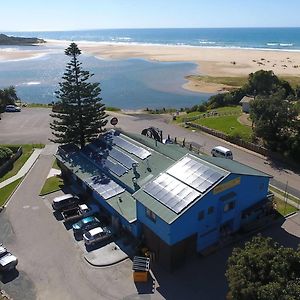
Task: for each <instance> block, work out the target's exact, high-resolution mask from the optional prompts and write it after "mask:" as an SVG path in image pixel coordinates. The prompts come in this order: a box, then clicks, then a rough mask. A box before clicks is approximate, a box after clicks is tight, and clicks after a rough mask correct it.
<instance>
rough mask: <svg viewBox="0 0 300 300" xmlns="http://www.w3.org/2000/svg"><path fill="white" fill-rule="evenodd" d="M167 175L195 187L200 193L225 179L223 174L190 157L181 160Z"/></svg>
mask: <svg viewBox="0 0 300 300" xmlns="http://www.w3.org/2000/svg"><path fill="white" fill-rule="evenodd" d="M167 173H168V174H170V175H172V176H174V177H176V178H177V179H179V180H181V181H183V182H184V183H186V184H187V185H189V186H191V187H193V188H194V189H196V190H197V191H199V192H200V193H204V192H205V191H207V190H208V189H209V188H210V187H211V186H212V185H213V184H215V183H216V182H217V181H219V180H220V179H221V178H223V177H224V175H223V174H222V173H220V172H218V171H216V170H215V169H214V168H212V167H209V166H207V165H204V164H202V163H200V162H199V161H197V160H195V159H192V158H191V157H189V156H186V157H184V158H183V159H181V160H180V161H179V162H178V163H177V164H175V165H174V166H172V167H171V168H170V169H169V170H168V171H167Z"/></svg>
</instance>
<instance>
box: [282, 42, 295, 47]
mask: <svg viewBox="0 0 300 300" xmlns="http://www.w3.org/2000/svg"><path fill="white" fill-rule="evenodd" d="M279 46H281V47H293V46H294V44H285V43H280V44H279Z"/></svg>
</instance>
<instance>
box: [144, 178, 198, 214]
mask: <svg viewBox="0 0 300 300" xmlns="http://www.w3.org/2000/svg"><path fill="white" fill-rule="evenodd" d="M144 191H145V192H146V193H147V194H149V195H150V196H152V197H154V198H155V199H156V200H158V201H159V202H160V203H162V204H163V205H165V206H167V207H168V208H170V209H171V210H173V211H174V212H175V213H177V214H178V213H180V212H181V211H182V210H183V209H184V208H185V207H187V206H188V205H189V204H190V203H192V202H193V201H194V200H195V199H196V198H198V197H199V196H200V195H201V194H200V193H199V192H197V191H196V190H194V189H193V188H191V187H189V186H187V185H186V184H184V183H182V182H180V181H179V180H177V179H176V178H174V177H172V176H170V175H168V174H166V173H163V174H161V175H160V176H159V177H157V178H156V179H155V180H153V181H151V182H149V183H148V184H146V185H145V187H144Z"/></svg>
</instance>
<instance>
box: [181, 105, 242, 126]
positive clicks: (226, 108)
mask: <svg viewBox="0 0 300 300" xmlns="http://www.w3.org/2000/svg"><path fill="white" fill-rule="evenodd" d="M210 111H216V112H218V113H219V114H224V113H233V114H242V110H241V107H240V106H239V105H238V106H224V107H219V108H216V109H209V110H207V112H210ZM207 112H199V111H193V112H190V113H188V114H182V115H180V116H178V117H177V118H176V121H175V122H176V123H182V122H184V120H185V119H186V118H192V117H196V116H202V115H203V114H205V113H207Z"/></svg>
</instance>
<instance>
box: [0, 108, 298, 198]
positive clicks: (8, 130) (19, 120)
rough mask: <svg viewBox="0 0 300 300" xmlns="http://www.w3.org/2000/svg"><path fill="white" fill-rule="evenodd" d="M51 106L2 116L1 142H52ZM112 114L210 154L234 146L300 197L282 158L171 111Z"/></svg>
mask: <svg viewBox="0 0 300 300" xmlns="http://www.w3.org/2000/svg"><path fill="white" fill-rule="evenodd" d="M49 114H50V109H46V108H23V109H22V112H21V113H4V114H2V120H0V144H27V143H44V144H47V143H49V138H50V137H51V130H50V128H49V123H50V120H51V117H50V115H49ZM109 114H110V115H111V116H116V117H117V118H118V119H119V123H118V125H117V127H121V128H122V129H123V130H124V131H129V132H135V133H141V131H142V130H143V129H144V128H148V127H150V126H154V127H158V128H160V129H161V130H162V131H163V134H164V137H165V138H166V137H167V135H168V134H169V135H170V136H171V137H173V138H174V137H177V138H178V139H181V140H182V139H183V138H185V140H186V142H192V143H193V144H194V145H198V146H199V148H200V150H201V151H202V152H204V153H206V154H208V155H210V151H211V149H212V148H213V147H214V146H217V145H222V146H225V147H227V148H230V149H231V150H232V152H233V156H234V159H235V160H237V161H239V162H241V163H243V164H245V165H248V166H251V167H253V168H255V169H258V170H260V171H262V172H265V173H267V174H270V175H272V176H273V179H272V184H273V185H275V186H277V187H279V188H281V189H282V190H285V188H286V184H287V183H288V189H287V191H288V192H289V193H291V194H293V195H295V196H298V197H300V173H299V171H296V170H293V167H292V166H291V167H288V166H285V165H283V164H281V163H279V162H274V161H270V160H268V159H267V158H266V157H264V156H262V155H259V154H257V153H254V152H252V151H249V150H246V149H244V148H241V147H238V146H236V145H233V144H229V143H228V142H226V141H224V140H222V139H219V138H216V137H214V136H211V135H208V134H206V133H203V132H201V131H196V132H194V131H192V130H191V129H186V128H183V127H180V126H177V125H173V124H170V119H171V116H170V115H147V114H142V113H141V114H134V113H133V114H120V113H115V112H109Z"/></svg>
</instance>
